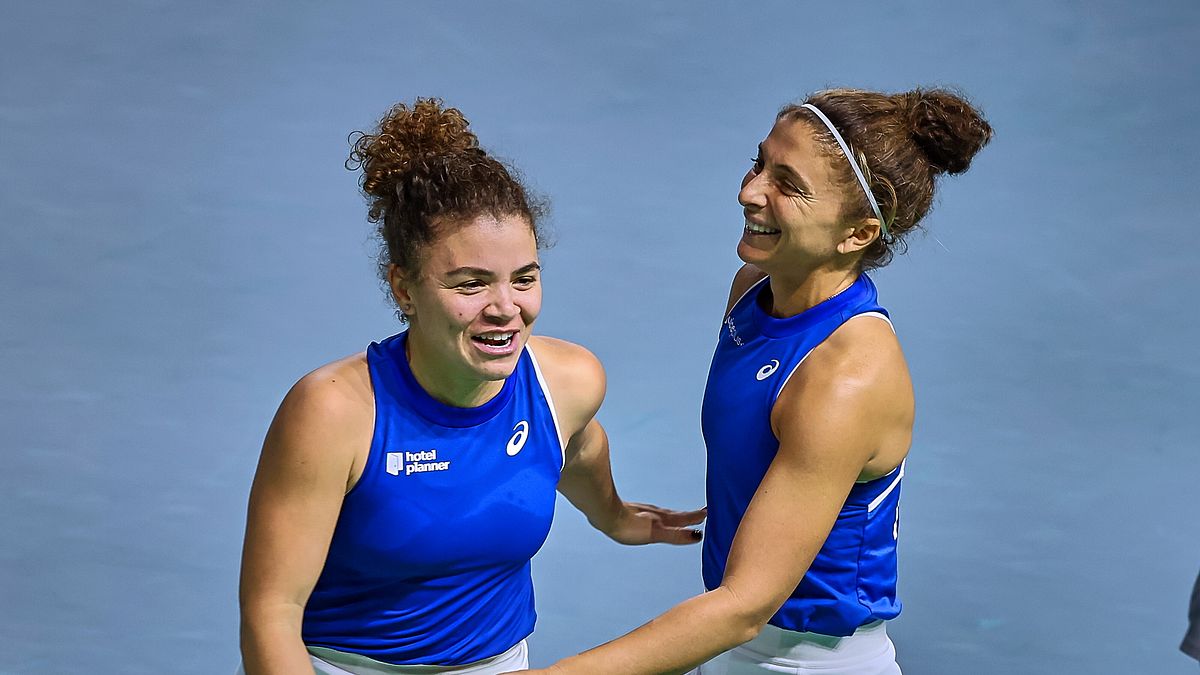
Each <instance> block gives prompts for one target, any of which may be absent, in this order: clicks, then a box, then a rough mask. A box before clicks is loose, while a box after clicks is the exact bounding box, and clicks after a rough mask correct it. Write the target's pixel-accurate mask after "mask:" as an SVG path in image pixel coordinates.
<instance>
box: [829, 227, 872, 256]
mask: <svg viewBox="0 0 1200 675" xmlns="http://www.w3.org/2000/svg"><path fill="white" fill-rule="evenodd" d="M879 232H880V230H879V221H878V220H876V219H874V218H867V219H866V220H864V221H863V222H862V224H861V225H859V226H858V227H856V228H854V229H853V230H851V231H850V234H848V235H847V236H846V238H845V239H843V240H841V241H840V242H838V245H837V250H838V253H841V254H843V255H844V254H848V253H857V252H858V251H861V250H863V249H864V248H866V247H868V246H870V245H871V242H873V241H875V240H876V239H878V238H879Z"/></svg>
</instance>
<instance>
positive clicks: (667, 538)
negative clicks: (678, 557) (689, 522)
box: [650, 523, 704, 546]
mask: <svg viewBox="0 0 1200 675" xmlns="http://www.w3.org/2000/svg"><path fill="white" fill-rule="evenodd" d="M650 534H651V541H652V542H653V543H659V544H672V545H675V546H686V545H688V544H698V543H700V541H701V540H702V539H703V538H704V533H703V532H701V531H700V530H697V529H693V528H690V527H667V526H665V525H663V524H661V523H655V524H654V525H653V526H652V527H651V532H650Z"/></svg>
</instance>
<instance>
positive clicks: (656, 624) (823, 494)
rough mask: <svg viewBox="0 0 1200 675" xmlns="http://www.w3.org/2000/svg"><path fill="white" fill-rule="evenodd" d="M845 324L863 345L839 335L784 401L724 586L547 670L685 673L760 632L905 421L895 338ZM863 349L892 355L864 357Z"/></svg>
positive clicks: (776, 414)
mask: <svg viewBox="0 0 1200 675" xmlns="http://www.w3.org/2000/svg"><path fill="white" fill-rule="evenodd" d="M848 326H849V324H848ZM846 333H847V335H844V336H843V338H845V337H848V334H851V333H853V334H855V335H854V341H855V344H856V347H857V348H856V349H840V348H839V344H838V343H839V342H842V339H838V340H834V339H831V341H830V342H832V343H834V344H833V345H823V346H822V347H819V348H818V351H814V353H813V355H812V356H811V357H810V358H809V359H808V360H807V361H806V364H805V368H804V369H803V374H802V376H801V377H798V378H794V381H793V382H791V383H789V384H788V386H787V387H786V388H785V391H784V393H783V394H781V396H780V399H779V400H778V401H777V403H776V406H775V409H774V411H773V414H772V426H773V427H774V430H775V432H776V435H777V437H778V438H779V439H780V447H779V452H778V454H777V455H776V458H775V459H774V460H773V461H772V463H771V466H770V468H769V469H768V471H767V473H766V475H765V477H764V478H763V481H762V483H761V484H760V486H759V488H758V490H757V492H756V493H755V496H754V499H753V500H752V501H751V504H750V507H749V508H748V510H747V512H746V515H745V517H744V518H743V520H742V522H741V524H740V526H739V527H738V532H737V535H736V537H735V538H734V541H733V546H732V549H731V551H730V556H729V560H728V561H727V564H726V572H725V578H724V579H723V580H722V583H721V585H720V586H719V587H718V588H716V589H714V590H712V591H709V592H708V593H705V594H703V595H700V596H697V597H694V598H691V599H689V600H687V601H685V602H683V603H681V604H679V605H677V606H675V607H674V608H672V609H670V610H669V611H667V612H666V613H664V614H663V615H661V616H659V617H657V618H655V619H653V620H652V621H650V622H649V623H647V624H645V625H643V626H641V627H640V628H638V629H636V630H634V631H633V632H631V633H629V634H627V635H625V636H624V637H621V638H619V639H617V640H614V641H612V642H609V643H607V644H605V645H602V646H600V647H597V648H595V649H592V650H589V651H587V652H584V653H583V654H580V655H578V656H574V657H571V658H568V659H565V660H563V661H560V662H559V663H558V664H556V665H554V666H552V667H551V668H550V669H549V671H548V672H554V673H607V672H612V673H618V672H619V673H625V674H628V675H641V674H646V675H649V674H652V673H653V674H658V673H682V672H686V671H687V670H689V669H691V668H693V667H695V666H696V665H699V664H700V663H703V662H704V661H707V660H708V659H710V658H712V657H714V656H716V655H717V654H719V653H721V652H723V651H726V650H728V649H730V648H732V647H735V646H737V645H738V644H741V643H743V642H745V641H747V640H750V639H752V638H753V637H754V636H756V635H757V634H758V633H759V631H761V630H762V628H763V626H765V625H766V623H767V621H768V620H769V619H770V617H771V616H772V615H774V613H775V612H776V611H778V609H779V607H780V606H782V604H783V602H784V601H785V600H786V599H787V598H788V596H789V595H790V594H791V592H792V591H793V590H794V589H795V588H796V586H797V585H798V584H799V582H800V580H801V579H802V578H803V577H804V574H805V573H806V572H807V570H808V567H809V565H810V564H811V563H812V560H813V558H814V557H816V554H817V552H818V551H820V549H821V546H822V545H823V544H824V542H825V539H826V537H827V536H828V534H829V531H830V530H831V529H832V527H833V524H834V522H835V520H836V518H837V515H838V512H839V511H840V510H841V507H842V504H843V503H844V502H845V499H846V496H847V494H848V493H849V491H850V489H851V487H852V486H853V484H854V481H855V480H856V479H857V478H858V477H859V476H860V475H861V474H862V473H863V471H864V469H865V468H866V467H867V466H868V464H869V463H870V461H871V459H872V457H873V455H874V454H875V450H876V448H878V447H879V443H880V438H881V437H882V436H883V435H885V434H888V433H891V432H892V431H893V427H895V426H896V425H903V424H904V421H905V419H906V418H905V415H904V414H903V411H902V410H900V409H899V408H898V407H897V406H895V405H894V404H891V403H890V402H889V399H890V397H891V395H892V394H893V393H894V389H895V387H897V386H903V385H904V384H906V383H907V379H906V377H907V376H906V371H904V373H905V376H904V377H903V378H899V379H900V380H902V381H900V382H896V381H894V380H897V378H896V376H895V375H894V374H893V372H892V371H893V370H894V366H895V365H896V364H895V363H893V362H892V360H891V359H892V356H891V353H890V352H888V347H887V345H886V344H885V343H886V342H887V340H889V339H890V340H892V343H894V339H893V338H890V337H889V336H887V335H885V334H884V333H882V331H881V330H879V326H855V327H854V328H853V329H851V330H849V331H846ZM864 333H865V334H866V337H865V338H864V337H863V334H864ZM864 340H865V341H864ZM876 342H879V343H881V344H878V345H877V344H875V343H876ZM873 348H874V351H872V349H873ZM864 352H865V353H869V354H872V355H873V356H878V355H880V354H884V356H883V357H882V358H873V359H872V360H871V361H863V360H858V359H857V358H856V357H855V354H862V353H864ZM894 356H895V357H896V358H899V352H898V349H896V350H894ZM901 363H902V362H901ZM797 375H801V373H800V372H798V373H797ZM900 407H902V406H900ZM907 419H908V421H909V423H911V418H907ZM797 513H803V514H805V516H804V517H803V518H797V517H796V516H795V514H797Z"/></svg>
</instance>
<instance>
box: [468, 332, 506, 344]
mask: <svg viewBox="0 0 1200 675" xmlns="http://www.w3.org/2000/svg"><path fill="white" fill-rule="evenodd" d="M514 335H516V333H515V332H513V333H482V334H480V335H476V336H475V339H477V340H483V341H484V342H495V343H499V344H508V342H509V341H510V340H512V338H513V336H514Z"/></svg>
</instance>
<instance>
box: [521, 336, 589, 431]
mask: <svg viewBox="0 0 1200 675" xmlns="http://www.w3.org/2000/svg"><path fill="white" fill-rule="evenodd" d="M529 346H530V347H531V348H532V350H533V352H534V354H535V355H536V358H537V362H538V365H539V367H540V368H541V370H542V375H543V376H544V377H545V378H546V384H547V386H549V387H550V393H551V396H552V397H553V398H554V404H555V407H556V408H557V412H558V415H559V418H560V421H561V422H563V424H564V427H565V428H564V429H563V432H564V435H565V436H568V437H569V436H571V435H572V434H574V433H575V432H576V431H578V430H579V429H582V428H583V426H584V425H586V424H587V423H588V422H589V421H591V419H592V418H593V417H594V416H595V415H596V411H598V410H599V409H600V404H601V403H602V402H603V401H604V393H605V390H606V388H607V381H606V378H605V374H604V367H603V366H602V365H601V364H600V359H598V358H596V355H595V354H593V353H592V352H590V351H588V350H587V349H586V348H585V347H582V346H580V345H577V344H575V343H573V342H567V341H566V340H559V339H558V338H552V337H546V336H544V335H534V336H531V337H530V338H529Z"/></svg>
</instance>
